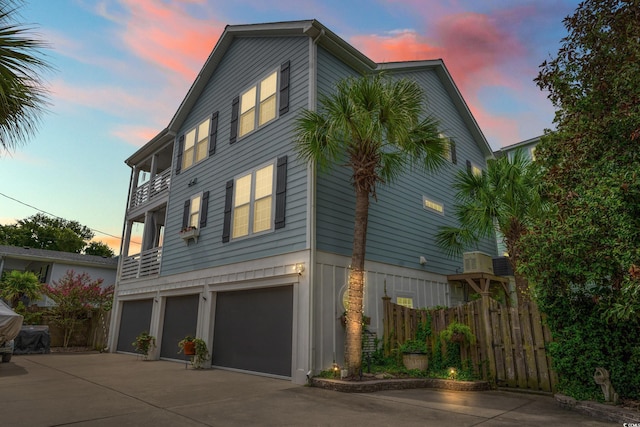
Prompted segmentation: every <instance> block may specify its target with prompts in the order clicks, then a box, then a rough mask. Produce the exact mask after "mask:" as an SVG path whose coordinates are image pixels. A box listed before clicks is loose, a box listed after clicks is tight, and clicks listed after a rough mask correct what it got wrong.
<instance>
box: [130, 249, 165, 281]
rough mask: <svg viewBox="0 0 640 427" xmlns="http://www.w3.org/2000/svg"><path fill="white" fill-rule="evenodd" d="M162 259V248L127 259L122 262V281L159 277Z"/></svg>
mask: <svg viewBox="0 0 640 427" xmlns="http://www.w3.org/2000/svg"><path fill="white" fill-rule="evenodd" d="M161 259H162V247H157V248H153V249H149V250H147V251H144V252H140V253H139V254H135V255H132V256H129V257H126V258H125V259H124V260H123V262H122V270H121V271H120V280H121V281H125V280H132V279H139V278H142V277H148V276H155V275H158V274H159V273H160V260H161Z"/></svg>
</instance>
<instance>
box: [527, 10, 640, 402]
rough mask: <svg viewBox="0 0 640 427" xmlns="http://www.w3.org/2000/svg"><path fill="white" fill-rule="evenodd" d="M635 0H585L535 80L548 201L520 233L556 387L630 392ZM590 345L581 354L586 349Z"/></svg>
mask: <svg viewBox="0 0 640 427" xmlns="http://www.w3.org/2000/svg"><path fill="white" fill-rule="evenodd" d="M639 22H640V5H639V4H638V2H637V1H636V0H633V1H623V0H586V1H584V2H582V3H580V5H579V6H578V8H577V9H576V11H575V13H574V14H573V15H572V16H569V17H567V18H565V20H564V24H565V26H566V28H567V30H568V35H567V36H566V37H565V38H563V39H562V45H561V47H560V50H559V51H558V55H557V57H556V58H554V59H552V60H550V61H548V62H545V63H543V64H542V66H541V71H540V74H539V75H538V77H537V79H536V82H537V84H538V86H539V87H540V88H541V89H543V90H546V91H548V93H549V99H550V100H551V101H552V102H553V104H554V106H555V107H556V109H557V112H556V115H555V119H554V123H555V125H556V130H555V131H553V132H551V131H547V133H546V135H545V137H544V138H543V139H542V142H541V143H540V144H539V145H538V146H537V150H536V157H537V159H538V161H540V162H541V163H542V165H543V167H544V168H545V169H546V174H545V180H546V183H547V184H548V187H549V197H550V199H551V201H552V202H553V203H554V205H555V207H556V211H555V212H554V214H553V215H552V216H550V217H549V218H547V219H545V220H544V221H540V222H538V223H537V224H536V225H535V226H534V227H533V229H532V230H531V232H530V233H528V234H527V235H525V236H523V238H522V244H521V247H522V260H523V263H522V269H521V270H522V272H523V273H524V274H525V275H526V276H527V278H528V279H529V280H530V281H533V282H534V283H535V291H536V300H537V301H538V303H539V306H540V309H541V310H542V311H544V312H545V313H546V314H547V321H548V323H549V327H550V329H551V332H552V334H553V337H554V342H553V343H551V344H550V347H549V350H550V353H551V357H552V359H553V361H554V366H555V368H556V371H557V373H558V376H559V379H560V383H559V388H560V390H559V391H561V392H563V393H565V394H569V395H571V396H573V397H575V398H578V399H595V398H597V397H598V396H600V397H601V396H602V394H601V392H600V391H599V389H598V387H597V386H596V385H595V384H594V382H593V372H594V370H595V368H596V367H605V368H607V369H608V370H609V371H610V372H611V382H612V383H613V384H615V388H616V391H617V392H618V393H619V394H620V397H621V398H633V399H637V398H639V397H640V392H639V390H640V375H639V374H638V372H639V371H640V356H639V355H640V353H639V352H638V348H640V333H639V330H640V274H638V273H640V269H639V266H640V249H639V243H640V144H639V142H640V141H639V138H640V67H638V64H639V63H640V25H638V23H639ZM585 355H588V357H585Z"/></svg>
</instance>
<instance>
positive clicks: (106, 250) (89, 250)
mask: <svg viewBox="0 0 640 427" xmlns="http://www.w3.org/2000/svg"><path fill="white" fill-rule="evenodd" d="M84 253H85V255H96V256H102V257H107V258H113V257H114V256H115V254H114V253H113V251H112V250H111V248H110V247H109V246H108V245H107V244H106V243H102V242H90V243H89V244H88V245H87V247H86V248H84Z"/></svg>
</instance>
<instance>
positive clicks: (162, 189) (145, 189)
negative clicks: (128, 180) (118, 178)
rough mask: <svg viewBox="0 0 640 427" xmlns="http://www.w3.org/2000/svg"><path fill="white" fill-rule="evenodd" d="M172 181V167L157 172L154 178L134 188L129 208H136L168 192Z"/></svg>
mask: <svg viewBox="0 0 640 427" xmlns="http://www.w3.org/2000/svg"><path fill="white" fill-rule="evenodd" d="M170 183H171V168H169V169H166V170H165V171H163V172H161V173H159V174H157V175H156V176H154V177H153V179H151V180H149V181H147V182H145V183H144V184H142V185H140V186H139V187H137V188H136V189H135V190H133V193H132V194H131V200H130V201H129V209H135V208H137V207H138V206H141V205H143V204H145V203H147V202H149V201H151V200H153V199H154V198H157V197H158V196H160V195H164V194H166V192H167V190H169V185H170Z"/></svg>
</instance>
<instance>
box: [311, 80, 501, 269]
mask: <svg viewBox="0 0 640 427" xmlns="http://www.w3.org/2000/svg"><path fill="white" fill-rule="evenodd" d="M394 76H395V77H398V78H402V77H406V78H409V79H412V80H415V81H416V82H418V83H419V84H420V86H421V87H422V89H423V91H424V92H425V94H426V95H427V105H426V106H427V111H428V113H429V114H431V115H433V116H434V117H436V118H437V119H438V120H439V122H440V128H441V130H442V133H443V134H445V135H446V136H448V137H450V138H452V139H453V140H454V141H455V143H456V152H457V164H455V165H454V164H452V163H447V164H445V165H444V166H443V167H442V169H440V170H439V171H437V172H434V173H428V172H427V173H425V172H423V171H421V170H419V169H413V170H408V171H407V172H406V173H404V174H403V175H401V176H400V177H399V178H398V179H397V180H396V181H395V182H394V183H392V184H388V185H380V186H379V187H378V188H377V198H378V200H377V201H375V200H374V199H373V198H372V199H371V204H370V208H369V224H368V233H367V259H368V260H373V261H379V262H384V263H389V264H392V265H397V266H403V267H409V268H416V269H421V270H424V271H429V272H434V273H439V274H451V273H452V272H455V271H462V259H461V258H460V257H457V258H450V257H448V256H447V255H446V254H445V253H444V252H443V251H442V250H441V249H440V248H438V247H437V246H436V244H435V235H436V233H437V232H438V229H439V227H441V226H444V225H456V221H455V218H454V216H453V206H454V203H455V191H454V190H453V188H452V184H453V180H454V176H455V174H456V173H457V171H458V170H464V168H466V160H471V161H472V162H473V163H475V164H477V165H479V166H480V167H483V168H484V167H486V162H485V159H484V155H483V154H482V151H481V149H480V147H479V146H478V145H477V144H476V142H475V141H474V139H473V138H472V136H471V133H470V131H469V129H467V127H466V125H465V124H464V122H463V120H462V117H461V116H460V113H459V112H458V110H457V109H456V108H455V105H454V103H453V101H452V100H451V99H450V97H449V94H448V93H447V91H446V89H445V88H444V86H443V84H442V83H441V81H440V79H439V78H438V76H437V74H436V72H435V71H434V70H429V69H425V70H420V71H414V72H406V73H394ZM350 175H351V171H350V170H349V169H348V168H346V167H336V168H334V169H333V170H331V171H330V172H329V173H321V174H320V175H319V178H318V191H317V195H318V196H317V206H318V207H317V210H318V214H317V217H318V225H317V241H318V249H319V250H324V251H328V252H333V253H338V254H342V255H349V254H350V253H351V251H352V242H353V239H352V234H353V217H354V206H355V195H354V192H353V188H352V186H351V183H350ZM423 196H426V197H427V198H429V199H431V200H433V201H436V202H439V203H442V204H443V205H444V215H442V214H440V213H438V212H434V211H431V210H428V209H425V208H424V207H423ZM474 249H475V250H480V251H483V252H486V253H488V254H490V255H495V251H496V249H495V241H494V240H492V239H484V240H483V241H481V242H480V244H479V245H478V246H477V248H474ZM420 256H424V257H425V258H426V259H427V264H426V265H425V266H422V265H420V264H419V257H420Z"/></svg>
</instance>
